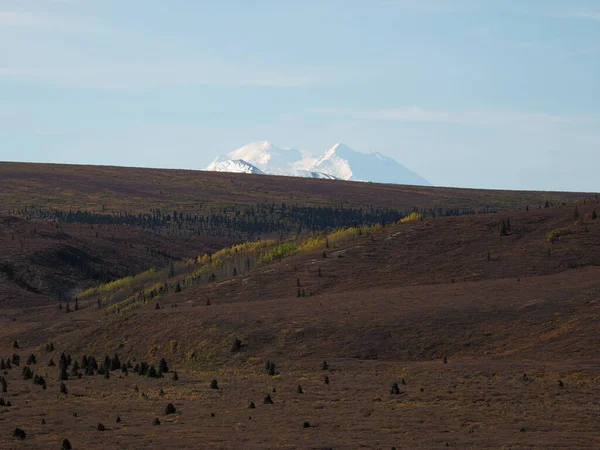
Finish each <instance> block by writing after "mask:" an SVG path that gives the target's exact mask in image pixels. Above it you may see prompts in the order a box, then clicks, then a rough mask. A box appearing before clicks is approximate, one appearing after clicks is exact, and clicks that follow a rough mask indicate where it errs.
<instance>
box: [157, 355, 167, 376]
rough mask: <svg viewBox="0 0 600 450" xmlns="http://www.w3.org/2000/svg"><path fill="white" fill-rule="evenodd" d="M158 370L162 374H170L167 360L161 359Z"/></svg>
mask: <svg viewBox="0 0 600 450" xmlns="http://www.w3.org/2000/svg"><path fill="white" fill-rule="evenodd" d="M158 369H159V370H160V371H161V372H162V373H168V372H169V366H168V364H167V361H166V360H165V358H161V359H160V361H159V363H158Z"/></svg>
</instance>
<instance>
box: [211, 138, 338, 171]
mask: <svg viewBox="0 0 600 450" xmlns="http://www.w3.org/2000/svg"><path fill="white" fill-rule="evenodd" d="M307 157H308V158H307ZM312 161H314V158H310V155H306V154H305V153H302V152H301V151H300V150H297V149H295V148H279V147H276V146H275V145H273V144H271V143H270V142H267V141H260V142H252V143H250V144H247V145H244V146H243V147H240V148H238V149H237V150H234V151H232V152H230V153H227V155H223V156H219V157H217V158H216V159H215V160H214V161H213V162H212V163H211V164H210V165H209V166H208V167H207V168H206V169H205V170H212V171H216V172H234V171H235V172H245V173H262V174H266V175H282V176H288V177H305V178H323V179H328V180H335V179H336V178H335V176H333V175H330V174H325V173H320V172H315V171H310V170H306V169H307V168H308V167H309V166H310V165H311V164H310V163H311V162H312ZM240 162H241V163H244V164H246V165H247V166H250V167H254V168H255V169H258V170H259V172H247V171H245V170H241V164H240ZM229 167H231V168H233V169H235V170H228V168H229Z"/></svg>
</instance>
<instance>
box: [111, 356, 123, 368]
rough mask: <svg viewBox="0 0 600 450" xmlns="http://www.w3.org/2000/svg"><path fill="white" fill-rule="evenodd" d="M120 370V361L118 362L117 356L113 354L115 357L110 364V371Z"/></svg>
mask: <svg viewBox="0 0 600 450" xmlns="http://www.w3.org/2000/svg"><path fill="white" fill-rule="evenodd" d="M120 368H121V361H120V360H119V355H117V354H116V353H115V356H114V357H113V359H112V360H111V362H110V370H119V369H120Z"/></svg>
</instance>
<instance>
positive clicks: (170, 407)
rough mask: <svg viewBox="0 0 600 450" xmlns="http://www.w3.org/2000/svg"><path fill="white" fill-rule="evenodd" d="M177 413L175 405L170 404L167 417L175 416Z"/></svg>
mask: <svg viewBox="0 0 600 450" xmlns="http://www.w3.org/2000/svg"><path fill="white" fill-rule="evenodd" d="M176 412H177V409H175V405H173V403H169V404H168V405H167V407H166V408H165V416H168V415H169V414H175V413H176Z"/></svg>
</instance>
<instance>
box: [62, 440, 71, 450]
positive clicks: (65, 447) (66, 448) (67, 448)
mask: <svg viewBox="0 0 600 450" xmlns="http://www.w3.org/2000/svg"><path fill="white" fill-rule="evenodd" d="M60 450H73V447H71V443H70V442H69V440H68V439H65V440H63V442H62V446H61V447H60Z"/></svg>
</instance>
